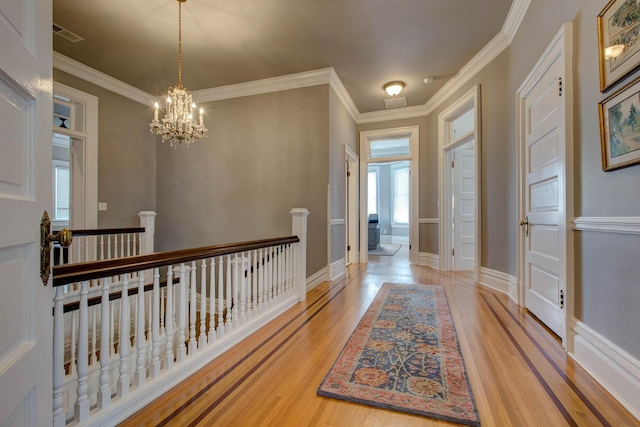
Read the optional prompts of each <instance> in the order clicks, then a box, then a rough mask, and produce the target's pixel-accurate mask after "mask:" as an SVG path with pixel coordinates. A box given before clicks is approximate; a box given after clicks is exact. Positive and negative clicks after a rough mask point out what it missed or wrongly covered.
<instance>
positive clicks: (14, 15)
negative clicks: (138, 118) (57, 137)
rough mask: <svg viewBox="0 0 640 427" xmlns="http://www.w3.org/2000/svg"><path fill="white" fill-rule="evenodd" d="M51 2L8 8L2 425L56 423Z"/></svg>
mask: <svg viewBox="0 0 640 427" xmlns="http://www.w3.org/2000/svg"><path fill="white" fill-rule="evenodd" d="M51 34H52V31H51V3H50V2H47V1H42V0H11V1H2V2H0V52H2V54H1V55H0V129H2V132H0V150H1V151H0V292H2V298H1V299H0V301H1V302H0V313H1V314H0V426H49V425H51V424H52V400H51V399H52V387H51V377H52V371H51V365H52V362H51V354H52V348H51V338H52V332H53V331H52V327H51V324H52V317H51V307H52V305H51V303H52V288H51V285H48V286H47V287H45V286H43V283H42V280H41V279H40V275H39V268H40V242H39V239H40V228H39V223H40V219H41V217H42V213H43V211H44V210H49V211H50V208H51V121H52V105H51V88H52V82H51Z"/></svg>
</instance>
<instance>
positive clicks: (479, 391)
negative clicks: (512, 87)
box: [122, 248, 640, 427]
mask: <svg viewBox="0 0 640 427" xmlns="http://www.w3.org/2000/svg"><path fill="white" fill-rule="evenodd" d="M369 261H370V262H369V264H368V265H362V264H358V265H352V266H350V267H349V268H348V271H347V277H346V278H345V279H344V280H341V281H336V282H334V283H324V284H322V285H320V286H319V287H317V288H315V289H314V290H312V291H311V292H309V294H308V295H307V302H306V304H298V305H297V306H295V307H293V308H292V309H290V310H289V311H288V312H287V313H286V314H284V315H283V316H281V317H280V318H279V319H277V320H276V321H274V322H272V323H270V324H269V325H267V326H265V327H264V328H263V329H261V330H260V331H259V332H257V333H256V334H254V335H253V336H251V337H250V338H249V339H248V340H246V342H244V343H242V344H240V345H238V346H236V347H234V348H233V349H232V350H231V351H229V352H227V353H226V354H225V355H223V356H221V357H220V358H218V359H216V360H215V361H213V362H212V363H211V364H209V365H208V366H207V367H206V368H205V369H203V370H202V371H200V372H199V373H198V374H197V375H194V376H193V377H191V378H190V379H188V380H187V381H185V382H183V383H182V384H180V385H179V386H177V387H175V388H174V389H173V390H172V391H171V392H169V393H167V394H165V395H164V396H163V397H162V398H160V399H158V400H157V401H155V402H154V403H153V404H151V405H149V406H147V407H146V408H145V409H144V410H142V411H140V412H139V413H137V414H135V415H134V416H133V417H131V418H130V419H128V420H127V421H126V422H124V423H123V424H122V425H123V426H165V425H166V426H283V427H284V426H385V427H386V426H446V425H452V424H451V423H447V422H442V421H435V420H431V419H428V418H424V417H419V416H414V415H406V414H402V413H398V412H394V411H389V410H383V409H375V408H371V407H367V406H364V405H359V404H355V403H348V402H343V401H339V400H334V399H329V398H324V397H319V396H317V395H316V389H317V387H318V385H319V384H320V382H321V381H322V379H323V378H324V376H325V375H326V373H327V371H328V370H329V368H330V367H331V366H332V364H333V362H334V361H335V359H336V358H337V356H338V354H339V352H340V350H341V349H342V347H343V346H344V344H345V343H346V341H347V340H348V338H349V336H350V335H351V333H352V331H353V330H354V328H355V327H356V325H357V324H358V322H359V320H360V318H361V316H362V315H363V313H364V312H365V310H366V309H367V307H368V306H369V303H370V302H371V300H372V299H373V297H374V296H375V294H376V292H377V291H378V289H379V288H380V286H381V285H382V283H384V282H395V283H425V284H440V285H442V286H444V288H445V291H446V294H447V298H448V301H449V305H450V309H451V313H452V316H453V320H454V322H455V326H456V330H457V334H458V338H459V341H460V347H461V349H462V353H463V356H464V358H465V364H466V368H467V372H468V375H469V381H470V382H471V388H472V390H473V393H474V397H475V400H476V404H477V406H478V411H479V413H480V420H481V423H482V426H483V427H487V426H542V427H554V426H565V425H573V426H600V425H603V426H640V423H639V422H638V421H637V420H635V419H634V418H633V417H632V416H631V415H630V414H629V413H628V412H627V411H626V410H625V409H624V408H622V406H621V405H620V404H618V403H617V402H616V401H615V399H613V397H611V395H609V394H608V393H607V392H605V391H604V389H603V388H602V387H600V386H599V385H598V384H597V383H596V382H595V381H594V380H593V379H592V378H591V377H590V376H589V375H587V374H586V372H585V371H584V370H583V369H581V368H580V367H579V366H578V365H577V364H576V363H575V362H574V361H573V360H572V359H571V358H570V357H568V356H567V355H566V353H565V352H564V351H563V349H562V346H561V344H560V341H559V340H558V339H557V337H556V336H555V335H553V334H552V333H551V332H549V330H548V329H546V328H545V327H544V326H543V325H541V324H540V323H539V322H538V321H537V320H536V319H535V318H533V317H532V316H531V315H530V314H528V313H527V312H526V311H525V310H522V309H519V308H518V307H517V306H516V305H515V304H514V303H513V302H511V301H510V300H509V299H508V298H507V297H506V296H505V295H503V294H500V293H497V292H494V291H492V290H490V289H487V288H484V287H482V286H479V285H476V284H474V283H473V280H472V278H471V277H472V276H471V275H470V274H468V273H466V274H465V273H456V274H441V273H439V272H436V271H434V270H431V269H429V268H426V267H416V266H410V265H409V264H408V262H407V261H406V248H403V249H401V251H400V252H399V253H398V254H397V255H396V256H394V257H370V260H369Z"/></svg>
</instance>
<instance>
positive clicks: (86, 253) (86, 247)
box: [82, 236, 92, 261]
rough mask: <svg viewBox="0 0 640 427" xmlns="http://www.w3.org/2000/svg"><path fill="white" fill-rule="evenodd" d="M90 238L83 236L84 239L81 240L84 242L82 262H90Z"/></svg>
mask: <svg viewBox="0 0 640 427" xmlns="http://www.w3.org/2000/svg"><path fill="white" fill-rule="evenodd" d="M90 238H91V237H90V236H85V238H84V239H82V240H83V241H84V260H85V261H92V260H91V258H89V239H90Z"/></svg>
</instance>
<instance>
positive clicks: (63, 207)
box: [53, 162, 71, 221]
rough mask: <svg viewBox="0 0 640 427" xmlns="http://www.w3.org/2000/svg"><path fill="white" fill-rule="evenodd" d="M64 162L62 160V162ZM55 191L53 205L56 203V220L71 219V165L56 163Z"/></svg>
mask: <svg viewBox="0 0 640 427" xmlns="http://www.w3.org/2000/svg"><path fill="white" fill-rule="evenodd" d="M60 163H62V162H60ZM53 174H54V180H53V182H54V186H55V188H54V191H53V198H54V200H53V205H54V218H53V219H54V220H55V221H68V220H69V199H70V197H69V193H70V192H71V188H70V179H69V165H68V164H67V165H64V164H59V163H58V164H55V165H54V172H53Z"/></svg>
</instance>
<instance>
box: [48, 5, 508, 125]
mask: <svg viewBox="0 0 640 427" xmlns="http://www.w3.org/2000/svg"><path fill="white" fill-rule="evenodd" d="M511 3H512V0H188V1H187V2H186V3H183V6H182V8H183V10H182V22H183V31H182V32H183V34H182V39H183V84H184V86H185V87H187V88H188V89H189V90H192V91H194V90H199V89H208V88H214V87H220V86H226V85H230V84H236V83H244V82H248V81H254V80H260V79H265V78H269V77H278V76H284V75H288V74H294V73H299V72H304V71H311V70H318V69H321V68H326V67H333V68H334V69H335V71H336V72H337V74H338V76H339V77H340V79H341V81H342V83H343V84H344V86H345V88H346V90H347V91H348V92H349V95H350V96H351V98H352V99H353V101H354V103H355V104H356V106H357V108H358V110H359V111H360V112H361V113H365V112H371V111H378V110H383V109H384V104H383V99H384V98H388V96H387V94H386V93H385V92H384V90H383V89H382V87H383V85H384V84H385V83H387V82H389V81H392V80H401V81H403V82H404V83H405V84H406V86H405V90H404V91H403V92H402V94H401V95H400V96H406V98H407V103H408V106H416V105H423V104H425V103H426V102H427V101H428V100H429V98H431V97H432V96H433V95H434V94H435V93H436V92H437V91H438V90H439V89H440V88H442V86H443V85H444V84H445V83H446V82H447V81H448V80H449V79H450V78H451V77H453V76H454V75H455V74H456V73H457V72H458V71H459V70H460V68H462V67H463V66H464V65H465V64H466V63H467V62H469V60H471V58H473V56H474V55H475V54H476V53H478V51H480V49H482V48H483V47H484V46H485V45H486V44H487V43H488V42H489V41H491V39H492V38H493V37H494V36H495V35H496V34H498V32H499V31H500V30H501V29H502V27H503V24H504V22H505V19H506V17H507V14H508V12H509V8H510V7H511ZM53 22H54V23H55V24H57V25H59V26H61V27H63V28H65V29H67V30H69V31H72V32H74V33H76V34H78V35H80V36H81V37H83V38H84V41H80V42H78V43H72V42H70V41H67V40H66V39H64V38H62V37H60V36H57V35H54V37H53V48H54V50H55V51H57V52H59V53H61V54H63V55H66V56H68V57H70V58H72V59H75V60H76V61H79V62H81V63H83V64H85V65H88V66H89V67H91V68H94V69H96V70H98V71H101V72H103V73H105V74H107V75H110V76H112V77H114V78H116V79H118V80H121V81H123V82H125V83H128V84H130V85H132V86H134V87H136V88H138V89H141V90H143V91H145V92H147V93H149V94H152V95H160V94H163V93H166V90H167V88H168V87H169V86H174V85H176V84H177V79H178V76H177V74H178V73H177V45H178V29H177V27H178V2H177V1H176V0H135V1H131V0H109V1H105V0H95V1H86V0H55V1H54V2H53ZM425 77H433V78H434V81H433V82H432V83H431V84H425V83H424V82H423V79H424V78H425Z"/></svg>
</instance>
